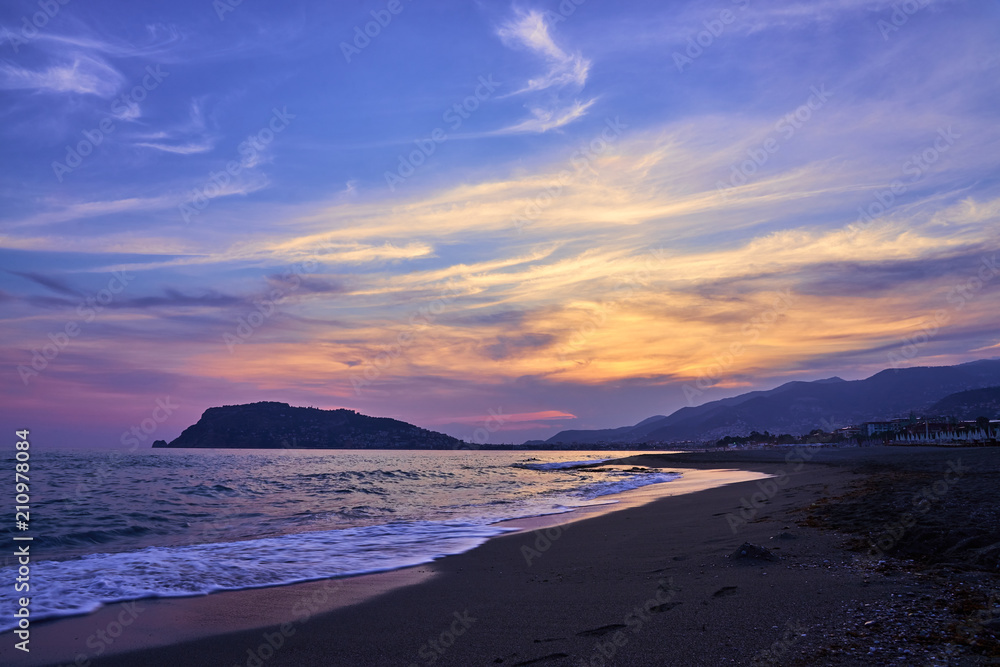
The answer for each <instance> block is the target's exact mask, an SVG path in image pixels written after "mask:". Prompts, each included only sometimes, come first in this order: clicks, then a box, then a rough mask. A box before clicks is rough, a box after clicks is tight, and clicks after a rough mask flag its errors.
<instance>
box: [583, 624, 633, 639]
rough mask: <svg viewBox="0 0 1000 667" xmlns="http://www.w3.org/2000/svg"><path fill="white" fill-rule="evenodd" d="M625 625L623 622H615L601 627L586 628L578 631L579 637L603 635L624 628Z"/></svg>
mask: <svg viewBox="0 0 1000 667" xmlns="http://www.w3.org/2000/svg"><path fill="white" fill-rule="evenodd" d="M624 628H625V626H624V625H622V624H621V623H613V624H611V625H602V626H601V627H599V628H594V629H593V630H584V631H583V632H578V633H576V636H577V637H603V636H604V635H606V634H608V633H609V632H614V631H615V630H622V629H624Z"/></svg>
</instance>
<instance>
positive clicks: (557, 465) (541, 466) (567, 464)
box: [513, 459, 614, 470]
mask: <svg viewBox="0 0 1000 667" xmlns="http://www.w3.org/2000/svg"><path fill="white" fill-rule="evenodd" d="M613 460H614V459H590V460H588V461H555V462H552V463H514V464H513V467H514V468H527V469H528V470H571V469H573V468H584V467H586V466H592V465H594V464H595V463H605V462H607V461H613Z"/></svg>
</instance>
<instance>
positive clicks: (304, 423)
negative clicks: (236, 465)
mask: <svg viewBox="0 0 1000 667" xmlns="http://www.w3.org/2000/svg"><path fill="white" fill-rule="evenodd" d="M153 447H171V448H173V447H211V448H220V449H244V448H245V449H458V448H462V447H465V443H463V442H462V441H461V440H459V439H457V438H453V437H451V436H450V435H445V434H444V433H437V432H436V431H428V430H427V429H423V428H420V427H418V426H414V425H413V424H407V423H406V422H402V421H398V420H396V419H388V418H386V417H368V416H366V415H362V414H358V413H357V412H355V411H354V410H320V409H319V408H295V407H292V406H290V405H288V404H287V403H274V402H261V403H250V404H247V405H226V406H223V407H221V408H209V409H208V410H205V412H204V414H202V416H201V419H199V420H198V423H196V424H194V425H193V426H189V427H187V428H186V429H184V432H183V433H181V434H180V436H179V437H178V438H177V439H175V440H173V441H172V442H170V443H167V442H166V441H164V440H157V441H156V442H154V443H153Z"/></svg>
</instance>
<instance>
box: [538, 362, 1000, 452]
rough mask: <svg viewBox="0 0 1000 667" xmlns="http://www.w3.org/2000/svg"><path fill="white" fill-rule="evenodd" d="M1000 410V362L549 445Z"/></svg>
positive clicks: (735, 402) (779, 395) (697, 437)
mask: <svg viewBox="0 0 1000 667" xmlns="http://www.w3.org/2000/svg"><path fill="white" fill-rule="evenodd" d="M998 410H1000V359H985V360H981V361H973V362H969V363H966V364H960V365H957V366H935V367H916V368H899V369H889V370H884V371H882V372H880V373H876V374H875V375H873V376H871V377H870V378H867V379H865V380H852V381H846V380H842V379H840V378H837V377H834V378H827V379H824V380H816V381H814V382H798V381H796V382H787V383H785V384H783V385H781V386H780V387H777V388H775V389H771V390H769V391H752V392H749V393H747V394H741V395H740V396H734V397H732V398H724V399H721V400H718V401H712V402H710V403H705V404H704V405H699V406H697V407H689V408H681V409H680V410H677V411H676V412H674V413H672V414H670V415H669V416H662V415H657V416H655V417H650V418H648V419H644V420H643V421H641V422H639V423H638V424H636V425H634V426H623V427H621V428H613V429H600V430H575V431H574V430H569V431H562V432H560V433H557V434H556V435H554V436H552V437H551V438H549V439H548V440H546V441H544V442H545V444H547V445H554V444H569V443H576V444H586V443H593V444H597V443H601V442H605V443H635V444H640V443H649V442H683V441H712V440H717V439H719V438H721V437H724V436H727V435H747V434H749V433H750V432H751V431H760V432H763V431H770V432H771V433H791V434H793V435H801V434H804V433H808V432H809V431H811V430H813V429H816V428H819V429H823V430H824V431H828V430H831V429H832V428H835V427H839V426H847V425H851V424H860V423H862V422H866V421H879V420H884V419H891V418H895V417H906V416H908V415H909V414H910V413H911V412H915V413H917V414H918V415H920V414H926V415H946V416H956V417H959V418H962V419H974V418H976V417H979V416H987V417H993V418H996V417H997V413H998Z"/></svg>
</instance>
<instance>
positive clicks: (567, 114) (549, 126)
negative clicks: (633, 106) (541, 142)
mask: <svg viewBox="0 0 1000 667" xmlns="http://www.w3.org/2000/svg"><path fill="white" fill-rule="evenodd" d="M596 101H597V100H596V99H593V100H590V101H589V102H580V101H579V100H574V102H573V104H572V105H570V106H568V107H564V108H560V109H546V108H544V107H535V108H533V109H532V110H531V112H532V113H533V114H534V115H535V117H534V118H529V119H527V120H523V121H521V122H520V123H517V124H516V125H511V126H510V127H505V128H502V129H500V130H496V131H495V132H494V133H493V134H520V133H522V132H535V133H540V132H548V131H549V130H554V129H556V128H560V127H562V126H563V125H568V124H569V123H572V122H573V121H574V120H577V119H578V118H582V117H583V116H584V115H586V113H587V109H589V108H590V107H591V106H592V105H593V104H594V102H596Z"/></svg>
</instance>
